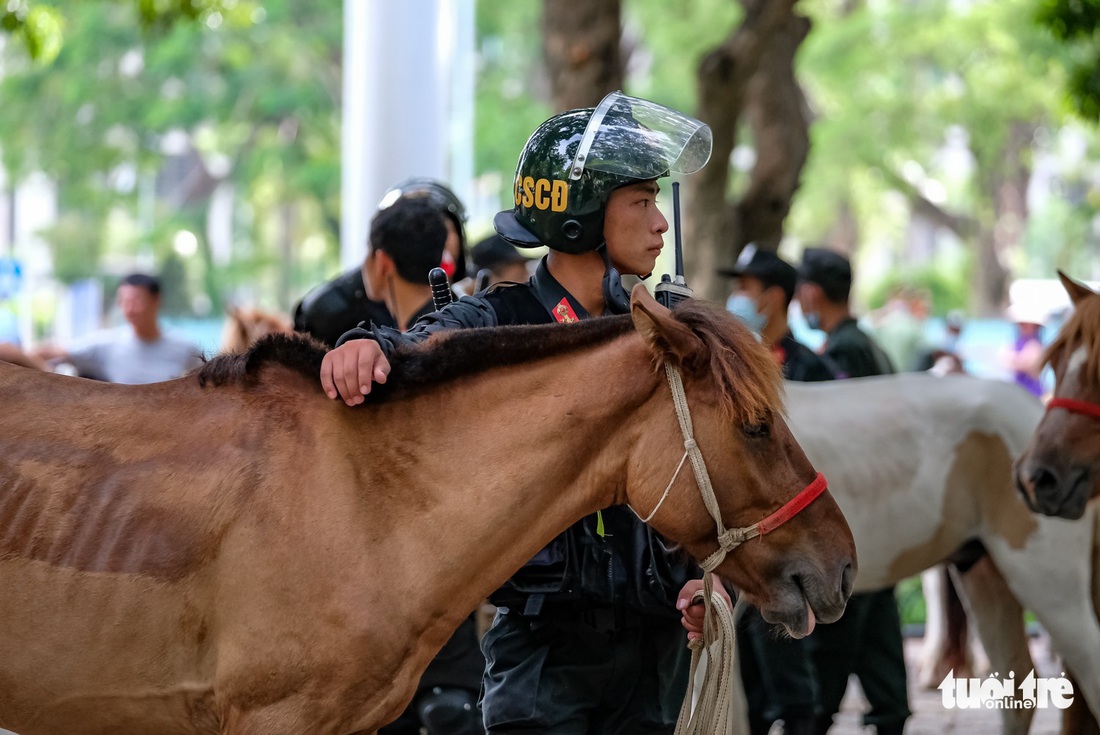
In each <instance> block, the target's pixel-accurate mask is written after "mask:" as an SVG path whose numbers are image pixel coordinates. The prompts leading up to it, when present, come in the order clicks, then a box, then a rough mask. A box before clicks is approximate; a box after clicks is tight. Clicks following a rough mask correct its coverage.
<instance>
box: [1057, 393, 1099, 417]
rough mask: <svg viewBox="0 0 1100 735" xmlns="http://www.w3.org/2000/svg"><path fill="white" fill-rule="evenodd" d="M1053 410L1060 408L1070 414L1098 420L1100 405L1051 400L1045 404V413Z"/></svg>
mask: <svg viewBox="0 0 1100 735" xmlns="http://www.w3.org/2000/svg"><path fill="white" fill-rule="evenodd" d="M1055 408H1062V409H1065V410H1066V411H1069V412H1070V413H1079V414H1082V415H1084V416H1090V417H1092V418H1094V419H1100V403H1089V402H1088V401H1076V400H1074V399H1072V398H1051V399H1050V402H1049V403H1047V411H1051V410H1053V409H1055Z"/></svg>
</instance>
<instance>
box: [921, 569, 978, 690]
mask: <svg viewBox="0 0 1100 735" xmlns="http://www.w3.org/2000/svg"><path fill="white" fill-rule="evenodd" d="M921 587H922V589H923V591H924V603H925V628H924V644H923V646H922V647H921V662H920V667H919V673H918V674H917V682H918V684H919V685H920V686H921V687H922V688H924V689H935V688H936V687H937V686H939V683H940V682H941V681H943V677H945V676H947V672H949V671H954V672H955V676H956V677H971V676H974V658H973V656H971V655H970V646H969V635H968V626H967V620H966V609H965V608H964V607H963V605H962V601H961V600H960V599H959V594H958V592H957V591H956V590H955V587H954V584H953V583H952V581H951V576H950V575H949V574H948V571H947V567H946V566H945V565H943V564H938V565H936V566H934V567H932V568H930V569H926V570H924V572H923V573H922V574H921Z"/></svg>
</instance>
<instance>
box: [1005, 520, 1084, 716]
mask: <svg viewBox="0 0 1100 735" xmlns="http://www.w3.org/2000/svg"><path fill="white" fill-rule="evenodd" d="M1097 513H1100V505H1094V506H1092V507H1091V508H1090V510H1088V511H1087V512H1086V518H1085V519H1082V520H1081V521H1078V522H1075V523H1067V522H1066V521H1063V520H1060V519H1054V518H1047V517H1045V516H1033V518H1034V520H1035V521H1036V522H1037V523H1038V528H1037V530H1036V531H1035V532H1033V533H1032V534H1031V536H1030V537H1029V538H1028V541H1027V544H1026V545H1025V546H1023V547H1019V548H1014V547H1013V546H1012V545H1011V544H1009V543H1007V542H1006V541H1005V540H1004V539H1001V538H999V537H995V536H990V537H989V538H988V539H987V540H986V541H985V544H986V548H987V549H988V550H989V553H990V556H991V557H992V558H993V560H994V562H995V563H996V565H997V567H998V568H999V569H1000V570H1001V572H1002V573H1003V574H1004V577H1005V579H1006V580H1008V583H1009V585H1010V586H1011V588H1012V591H1013V593H1014V595H1015V596H1016V597H1017V598H1018V599H1019V600H1020V602H1021V603H1022V604H1023V605H1024V606H1025V607H1026V608H1027V609H1029V610H1031V611H1032V612H1033V613H1035V617H1036V618H1037V619H1038V620H1039V622H1040V623H1041V624H1042V626H1043V627H1044V628H1045V629H1046V631H1047V632H1048V633H1049V634H1050V639H1051V643H1052V646H1053V648H1054V650H1055V651H1056V652H1057V653H1058V654H1060V655H1061V657H1062V660H1063V661H1064V662H1065V666H1066V667H1067V669H1068V670H1071V671H1073V673H1074V674H1076V676H1077V683H1078V684H1080V688H1079V689H1078V690H1076V692H1075V694H1078V695H1080V696H1081V697H1083V698H1084V699H1085V701H1086V702H1087V704H1088V705H1089V709H1090V710H1091V711H1092V713H1093V714H1094V715H1098V714H1100V620H1098V619H1097V614H1096V610H1095V603H1094V601H1093V598H1094V596H1095V595H1096V593H1095V591H1094V590H1093V585H1094V579H1093V567H1094V565H1095V559H1094V555H1095V553H1096V552H1095V551H1094V548H1095V547H1094V544H1095V535H1096V529H1095V525H1096V524H1097V523H1098V522H1100V521H1098V519H1097V515H1096V514H1097Z"/></svg>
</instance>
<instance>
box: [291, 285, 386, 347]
mask: <svg viewBox="0 0 1100 735" xmlns="http://www.w3.org/2000/svg"><path fill="white" fill-rule="evenodd" d="M362 322H367V323H368V324H369V323H371V322H374V323H375V324H380V325H382V326H386V327H395V326H397V323H396V322H395V321H394V319H393V316H392V315H391V314H390V312H389V310H388V309H386V305H385V304H383V303H382V302H381V301H372V300H371V299H369V298H367V289H366V288H365V287H364V286H363V274H362V272H361V271H360V270H359V269H358V268H353V269H352V270H349V271H347V272H346V273H343V274H341V275H339V276H337V277H336V278H334V279H332V280H331V281H329V282H328V283H322V284H321V285H320V286H318V287H317V288H315V289H313V290H312V291H310V292H309V293H307V294H306V295H305V297H303V298H302V300H301V301H299V302H298V304H297V306H295V307H294V331H295V332H303V333H305V334H308V335H309V336H311V337H313V338H314V339H316V340H318V341H320V342H323V343H325V344H326V345H328V346H329V347H335V346H336V342H337V340H339V339H340V335H342V334H344V333H345V332H347V331H348V330H349V329H353V328H355V327H356V326H357V325H359V324H360V323H362Z"/></svg>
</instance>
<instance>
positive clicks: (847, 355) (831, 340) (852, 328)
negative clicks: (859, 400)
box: [798, 248, 895, 378]
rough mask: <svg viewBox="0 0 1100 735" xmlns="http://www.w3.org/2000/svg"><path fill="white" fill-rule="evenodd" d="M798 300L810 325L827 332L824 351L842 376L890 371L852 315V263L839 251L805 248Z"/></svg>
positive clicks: (799, 270)
mask: <svg viewBox="0 0 1100 735" xmlns="http://www.w3.org/2000/svg"><path fill="white" fill-rule="evenodd" d="M798 277H799V284H798V302H799V304H800V305H801V306H802V313H803V314H805V315H806V322H807V324H809V326H810V329H820V330H822V331H823V332H825V333H826V335H827V336H826V338H825V347H824V350H823V352H822V354H824V355H825V356H826V357H828V358H829V359H830V360H832V361H833V362H834V363H836V365H837V367H838V368H839V369H840V371H841V374H840V375H838V376H837V377H841V378H864V377H868V376H871V375H890V374H892V373H894V372H895V371H894V366H893V364H892V363H891V362H890V358H889V357H887V356H886V353H885V352H883V351H882V348H881V347H879V346H878V345H877V344H875V341H874V340H873V339H871V338H870V337H869V336H868V335H867V333H866V332H864V331H863V330H862V329H860V328H859V323H858V322H857V321H856V318H855V317H854V316H852V309H851V305H850V304H849V303H848V298H849V296H850V294H851V290H852V265H851V263H849V262H848V259H847V258H845V257H844V256H843V255H841V254H840V253H835V252H833V251H832V250H827V249H825V248H806V250H805V251H804V252H803V253H802V264H801V265H800V266H799V269H798Z"/></svg>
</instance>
